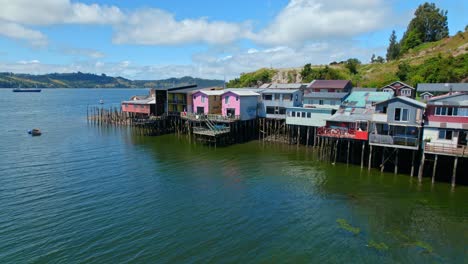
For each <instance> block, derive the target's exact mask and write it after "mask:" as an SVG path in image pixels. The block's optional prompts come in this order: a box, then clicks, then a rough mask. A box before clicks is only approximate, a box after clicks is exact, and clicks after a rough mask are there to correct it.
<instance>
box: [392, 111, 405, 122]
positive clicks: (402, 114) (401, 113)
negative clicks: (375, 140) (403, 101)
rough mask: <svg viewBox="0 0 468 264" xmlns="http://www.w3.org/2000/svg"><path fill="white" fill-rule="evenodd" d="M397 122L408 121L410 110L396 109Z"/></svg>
mask: <svg viewBox="0 0 468 264" xmlns="http://www.w3.org/2000/svg"><path fill="white" fill-rule="evenodd" d="M394 120H395V121H408V109H406V108H403V109H402V108H395V118H394Z"/></svg>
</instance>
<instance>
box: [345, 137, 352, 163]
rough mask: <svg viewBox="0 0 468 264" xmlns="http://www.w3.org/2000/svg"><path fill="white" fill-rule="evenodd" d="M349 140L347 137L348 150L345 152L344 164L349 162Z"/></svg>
mask: <svg viewBox="0 0 468 264" xmlns="http://www.w3.org/2000/svg"><path fill="white" fill-rule="evenodd" d="M350 144H351V141H349V139H348V150H347V152H346V164H349V148H350Z"/></svg>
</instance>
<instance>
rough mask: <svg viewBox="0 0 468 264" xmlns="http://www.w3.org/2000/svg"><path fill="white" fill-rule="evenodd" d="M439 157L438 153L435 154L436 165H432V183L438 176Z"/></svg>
mask: <svg viewBox="0 0 468 264" xmlns="http://www.w3.org/2000/svg"><path fill="white" fill-rule="evenodd" d="M437 159H438V155H437V154H435V157H434V167H432V184H434V182H435V176H436V170H437Z"/></svg>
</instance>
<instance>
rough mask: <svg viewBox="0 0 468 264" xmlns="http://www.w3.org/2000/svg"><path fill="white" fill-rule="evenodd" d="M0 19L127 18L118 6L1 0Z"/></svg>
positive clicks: (38, 21)
mask: <svg viewBox="0 0 468 264" xmlns="http://www.w3.org/2000/svg"><path fill="white" fill-rule="evenodd" d="M0 6H1V7H2V8H1V9H0V19H3V20H6V21H10V22H14V23H19V24H24V25H52V24H67V23H74V24H111V23H117V22H119V21H121V20H122V19H123V18H124V14H123V13H122V11H121V10H120V9H119V8H118V7H115V6H106V5H97V4H90V5H87V4H83V3H80V2H76V3H72V2H70V1H69V0H40V1H31V0H14V1H11V0H0Z"/></svg>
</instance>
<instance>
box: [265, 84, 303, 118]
mask: <svg viewBox="0 0 468 264" xmlns="http://www.w3.org/2000/svg"><path fill="white" fill-rule="evenodd" d="M301 104H302V91H301V90H283V89H266V90H263V91H262V92H261V104H260V108H261V109H262V110H261V111H260V116H261V117H266V118H277V119H285V118H286V109H287V108H288V107H298V106H301Z"/></svg>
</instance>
